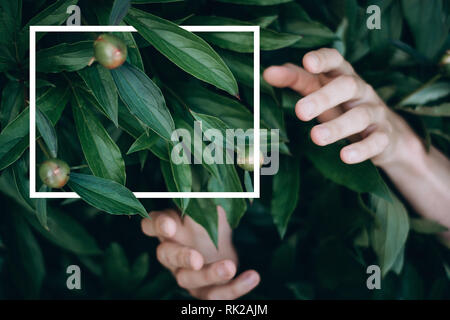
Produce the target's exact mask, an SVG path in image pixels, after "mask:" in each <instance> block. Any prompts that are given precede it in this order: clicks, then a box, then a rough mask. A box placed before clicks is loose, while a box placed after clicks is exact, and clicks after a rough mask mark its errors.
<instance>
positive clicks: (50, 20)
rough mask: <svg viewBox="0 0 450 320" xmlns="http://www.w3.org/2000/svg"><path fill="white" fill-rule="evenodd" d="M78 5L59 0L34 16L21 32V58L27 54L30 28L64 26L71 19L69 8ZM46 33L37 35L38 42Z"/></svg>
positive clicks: (74, 0)
mask: <svg viewBox="0 0 450 320" xmlns="http://www.w3.org/2000/svg"><path fill="white" fill-rule="evenodd" d="M77 3H78V0H58V1H56V2H54V3H53V4H51V5H50V6H48V7H47V8H45V9H44V10H40V12H39V13H38V14H37V15H36V16H34V17H33V18H32V19H31V20H30V21H28V23H27V24H26V25H25V26H24V27H23V29H22V31H21V32H20V41H19V44H20V54H21V56H22V55H23V54H24V53H25V52H26V49H27V48H28V43H29V35H30V29H29V27H30V26H56V25H60V24H62V23H63V22H64V21H66V19H67V18H68V17H69V13H67V8H68V7H69V6H71V5H75V4H77ZM44 35H45V32H38V33H36V42H37V41H39V40H40V39H41V38H42V37H43V36H44Z"/></svg>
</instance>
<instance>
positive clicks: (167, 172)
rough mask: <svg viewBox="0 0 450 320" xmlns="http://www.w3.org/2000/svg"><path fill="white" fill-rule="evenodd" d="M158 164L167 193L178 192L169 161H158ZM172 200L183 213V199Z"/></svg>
mask: <svg viewBox="0 0 450 320" xmlns="http://www.w3.org/2000/svg"><path fill="white" fill-rule="evenodd" d="M159 164H160V168H161V172H162V174H163V177H164V182H165V183H166V187H167V190H168V191H169V192H178V187H177V185H176V183H175V178H174V176H173V171H172V166H171V165H170V163H169V161H160V162H159ZM172 200H173V202H175V204H176V205H177V206H178V208H180V209H181V210H182V211H185V208H184V206H183V204H184V199H180V198H173V199H172Z"/></svg>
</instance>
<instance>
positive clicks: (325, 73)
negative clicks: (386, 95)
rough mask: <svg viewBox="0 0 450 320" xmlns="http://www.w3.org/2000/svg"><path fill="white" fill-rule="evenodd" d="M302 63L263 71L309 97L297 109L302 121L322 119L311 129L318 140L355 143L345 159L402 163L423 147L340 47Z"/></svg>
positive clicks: (345, 151) (345, 152)
mask: <svg viewBox="0 0 450 320" xmlns="http://www.w3.org/2000/svg"><path fill="white" fill-rule="evenodd" d="M303 66H304V68H301V67H298V66H295V65H293V64H289V63H288V64H285V65H283V66H271V67H269V68H267V69H266V70H265V71H264V79H265V80H266V81H267V82H268V83H269V84H271V85H273V86H275V87H279V88H284V87H289V88H291V89H293V90H295V91H297V92H299V93H300V94H302V95H303V96H304V98H302V99H300V100H299V101H298V102H297V104H296V106H295V113H296V115H297V117H298V118H299V119H300V120H303V121H309V120H312V119H314V118H316V117H317V119H318V120H319V122H321V124H319V125H316V126H314V127H313V128H312V130H311V139H312V141H313V142H314V143H315V144H317V145H319V146H325V145H328V144H331V143H333V142H336V141H338V140H340V139H344V138H349V139H350V141H352V142H353V143H352V144H350V145H348V146H346V147H344V148H342V150H341V153H340V157H341V159H342V161H344V162H345V163H348V164H354V163H359V162H362V161H365V160H367V159H371V160H372V161H373V163H374V164H376V165H379V166H382V167H383V166H388V165H390V164H394V163H396V162H401V161H403V160H405V158H406V157H408V154H409V153H410V152H411V150H412V149H415V150H418V149H420V148H421V147H422V146H421V143H420V140H419V139H418V138H417V136H416V135H415V134H414V132H413V131H412V129H411V128H410V127H409V126H408V125H407V123H406V122H405V121H404V120H403V119H402V118H401V117H400V116H398V115H397V114H396V113H394V112H393V111H391V110H390V109H389V108H388V107H387V106H386V105H385V103H384V102H383V101H382V100H381V98H380V97H379V96H378V95H377V93H376V92H375V90H374V89H373V88H372V87H371V86H370V85H368V84H367V83H366V82H365V81H364V80H362V79H361V78H360V77H359V76H358V75H357V74H356V72H355V71H354V69H353V67H352V66H351V65H350V63H348V62H347V61H345V60H344V58H343V57H342V56H341V55H340V53H339V52H338V51H337V50H335V49H327V48H323V49H319V50H317V51H311V52H309V53H308V54H306V55H305V56H304V58H303ZM419 151H420V150H419ZM419 151H417V154H419V153H420V152H419Z"/></svg>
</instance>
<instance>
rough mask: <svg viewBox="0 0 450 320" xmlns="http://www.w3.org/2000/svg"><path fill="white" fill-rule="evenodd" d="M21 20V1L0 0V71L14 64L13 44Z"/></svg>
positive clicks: (10, 67) (14, 43) (15, 40)
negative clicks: (0, 31) (0, 32)
mask: <svg viewBox="0 0 450 320" xmlns="http://www.w3.org/2000/svg"><path fill="white" fill-rule="evenodd" d="M21 21H22V1H21V0H15V1H8V0H1V1H0V30H2V36H1V38H0V72H3V71H6V70H9V69H12V68H13V67H14V66H16V63H17V61H16V59H17V58H16V55H15V45H16V44H17V38H18V31H19V29H20V26H21Z"/></svg>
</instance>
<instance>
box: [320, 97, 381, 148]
mask: <svg viewBox="0 0 450 320" xmlns="http://www.w3.org/2000/svg"><path fill="white" fill-rule="evenodd" d="M376 110H377V109H376V108H375V107H374V106H371V105H362V106H358V107H355V108H352V109H350V110H348V111H347V112H345V113H344V114H342V115H341V116H339V117H338V118H336V119H333V120H331V121H328V122H325V123H322V124H320V125H317V126H315V127H313V128H312V130H311V139H312V141H313V142H314V143H315V144H317V145H319V146H326V145H328V144H330V143H333V142H336V141H338V140H341V139H344V138H347V137H349V136H351V135H353V134H357V133H360V132H362V131H364V130H365V129H366V128H367V127H369V126H370V125H371V124H373V123H375V122H376V119H377V115H376Z"/></svg>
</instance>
